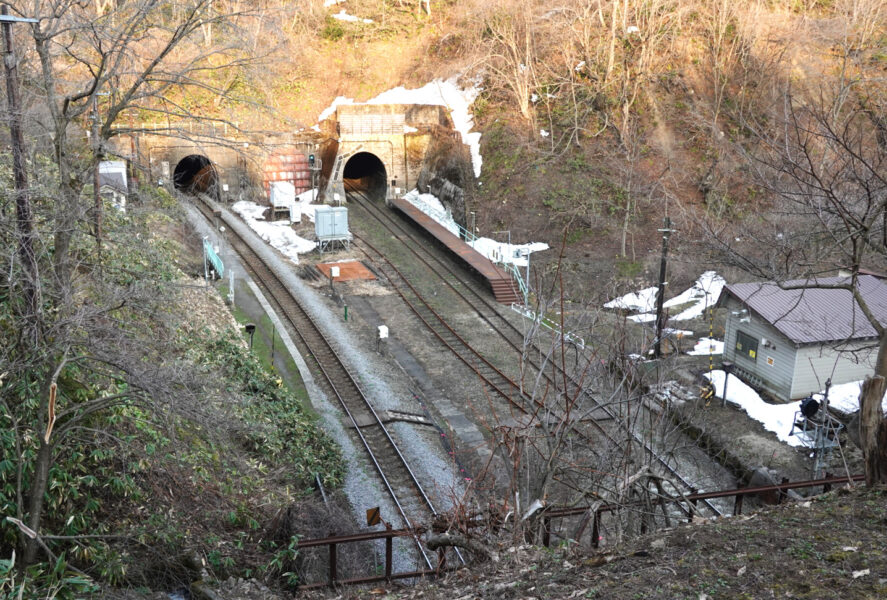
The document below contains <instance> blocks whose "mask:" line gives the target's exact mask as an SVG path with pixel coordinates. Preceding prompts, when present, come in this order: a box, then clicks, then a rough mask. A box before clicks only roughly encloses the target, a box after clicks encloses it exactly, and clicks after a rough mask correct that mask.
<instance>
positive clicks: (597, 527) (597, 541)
mask: <svg viewBox="0 0 887 600" xmlns="http://www.w3.org/2000/svg"><path fill="white" fill-rule="evenodd" d="M600 545H601V511H599V510H596V511H594V519H592V522H591V547H592V548H598V547H600Z"/></svg>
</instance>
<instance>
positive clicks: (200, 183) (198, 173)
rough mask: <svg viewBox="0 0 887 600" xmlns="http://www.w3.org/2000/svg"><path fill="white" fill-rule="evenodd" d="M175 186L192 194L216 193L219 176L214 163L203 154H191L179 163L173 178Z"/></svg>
mask: <svg viewBox="0 0 887 600" xmlns="http://www.w3.org/2000/svg"><path fill="white" fill-rule="evenodd" d="M172 182H173V185H175V186H176V189H177V190H179V191H182V192H188V193H191V194H197V193H211V194H212V193H214V192H215V191H216V190H217V188H218V182H219V176H218V174H217V173H216V168H215V167H214V166H213V164H212V162H211V161H210V160H209V159H208V158H207V157H205V156H203V155H202V154H190V155H188V156H186V157H185V158H183V159H182V160H180V161H179V164H177V165H176V169H175V171H174V172H173V176H172Z"/></svg>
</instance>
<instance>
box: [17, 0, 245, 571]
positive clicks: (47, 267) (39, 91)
mask: <svg viewBox="0 0 887 600" xmlns="http://www.w3.org/2000/svg"><path fill="white" fill-rule="evenodd" d="M3 6H4V7H8V8H9V9H11V12H13V13H14V14H18V15H22V16H27V17H31V16H33V17H36V18H37V19H38V22H37V23H35V24H33V25H32V26H31V34H32V39H33V43H34V46H35V49H36V55H37V73H36V75H35V74H33V73H32V74H31V75H32V76H31V77H30V78H29V79H28V82H27V83H28V91H29V93H30V94H32V96H37V97H38V98H39V99H40V100H39V101H38V102H36V103H34V107H32V108H31V110H30V111H28V112H27V113H25V116H26V117H27V118H28V120H30V122H31V123H32V124H33V123H36V126H33V125H32V130H33V129H35V128H37V127H39V128H42V129H43V131H46V132H48V133H49V136H45V137H43V139H44V140H45V139H46V137H49V138H50V139H51V152H52V157H53V162H54V166H55V169H54V170H53V169H44V171H43V172H42V173H41V181H40V185H41V186H42V189H43V190H44V191H43V194H45V196H46V197H51V198H53V202H48V201H46V198H45V197H44V198H41V201H40V202H39V203H37V202H35V206H38V207H39V210H37V209H35V211H34V212H35V216H34V221H35V222H36V226H35V231H36V232H37V234H35V235H34V236H33V245H32V248H33V253H34V256H35V258H36V261H37V262H39V263H40V266H41V268H40V270H39V273H40V274H41V275H42V277H43V279H42V280H41V281H39V284H40V285H41V287H40V288H38V289H40V290H42V291H43V294H42V296H41V297H40V299H41V309H42V313H41V314H42V318H41V321H40V323H39V327H38V328H36V329H35V331H36V332H37V333H36V334H35V335H32V336H29V339H28V343H27V344H24V345H19V347H18V348H15V347H8V346H6V343H5V342H4V348H3V349H4V350H5V352H4V355H3V357H2V358H0V374H3V377H2V383H0V402H2V404H0V405H2V407H3V413H4V414H5V415H7V416H8V418H9V420H10V423H9V425H10V426H11V429H12V432H13V435H14V437H15V445H16V447H17V448H19V449H21V450H22V451H21V452H20V453H19V457H18V468H17V475H16V491H15V494H16V497H17V499H18V501H17V504H16V513H17V514H16V516H15V518H17V519H18V520H19V522H20V523H22V528H21V533H20V536H19V538H20V546H21V549H22V550H23V559H24V563H25V564H29V563H31V562H33V561H35V560H36V559H37V556H38V554H39V552H40V549H41V548H43V549H44V550H46V551H47V552H50V550H48V548H47V547H46V545H45V543H44V542H43V541H42V540H43V536H44V535H45V534H44V533H43V532H42V531H41V524H42V523H43V520H44V516H45V507H44V500H45V497H46V493H45V492H46V490H47V485H48V483H49V476H50V471H51V469H52V466H53V465H54V464H55V461H56V460H57V458H58V456H59V454H60V453H62V452H65V449H66V447H67V444H68V441H69V439H70V438H71V437H72V436H75V437H76V435H77V434H78V432H82V431H83V429H84V428H87V429H88V428H89V424H90V423H91V420H92V419H93V418H95V417H96V416H97V415H100V414H102V413H105V412H107V411H108V410H109V409H111V408H113V407H114V406H117V405H119V404H133V403H149V404H150V405H151V406H152V407H154V408H156V409H157V410H158V411H160V412H167V413H169V412H175V411H177V410H184V406H183V405H182V404H180V403H179V402H180V401H181V400H183V399H185V398H189V397H191V394H193V392H194V389H193V381H196V379H197V378H194V377H192V376H191V375H190V374H189V373H188V372H187V369H185V368H183V367H182V365H181V364H180V363H179V362H178V361H177V360H176V357H175V355H174V354H172V353H170V351H169V348H168V347H167V346H166V345H165V344H164V342H163V340H165V339H169V338H170V337H171V333H170V332H169V331H166V333H165V334H164V333H163V332H162V331H161V329H163V324H161V323H157V324H152V325H153V326H155V327H158V328H159V329H158V330H157V331H156V333H158V334H160V337H159V338H156V339H152V340H151V341H150V342H149V341H148V340H145V339H142V337H141V336H139V335H137V334H136V332H134V331H133V330H132V329H131V328H129V327H127V326H126V323H127V322H128V321H132V320H135V321H138V320H139V319H140V318H146V317H145V315H148V316H151V315H157V314H158V311H159V308H158V304H157V301H158V300H159V299H160V298H162V297H164V294H163V290H162V289H161V288H160V287H157V288H150V287H144V286H143V287H139V286H134V285H132V284H130V283H128V279H130V277H129V276H125V277H121V276H120V273H119V271H117V270H116V269H115V272H111V273H109V274H108V278H107V280H103V279H98V280H97V279H96V278H94V277H90V276H89V273H90V271H91V270H92V267H93V264H92V263H91V262H90V261H89V255H88V254H87V253H85V252H84V247H85V245H84V237H85V236H86V235H87V234H86V231H87V227H86V225H87V218H88V217H89V216H92V219H91V221H92V234H93V235H94V236H95V239H96V242H97V246H98V247H101V243H102V232H101V203H100V202H97V201H96V200H95V199H93V198H90V199H89V200H87V199H85V198H84V197H83V192H84V188H85V186H86V185H88V184H89V183H90V182H91V180H92V178H93V175H94V172H95V167H96V166H97V163H98V161H99V160H101V159H102V157H103V155H104V154H105V153H106V152H107V140H109V139H110V138H111V137H113V136H115V135H119V134H121V133H124V132H125V133H128V132H130V131H131V130H132V128H120V127H118V126H117V123H118V121H119V120H120V117H121V115H122V114H123V112H124V111H125V110H127V109H130V108H137V109H139V110H140V111H143V112H145V113H148V114H150V113H157V112H160V111H167V112H169V111H172V112H173V116H176V115H178V116H190V109H188V108H187V107H185V106H184V105H178V106H177V105H176V104H175V101H174V98H175V97H177V96H178V97H180V96H181V93H182V90H183V89H185V88H187V87H188V86H191V87H193V88H198V89H209V90H213V91H215V87H214V86H213V84H212V83H211V78H208V77H207V75H208V74H212V73H214V72H216V71H218V70H222V69H225V68H237V67H238V66H241V65H243V64H246V63H247V62H248V61H249V60H251V58H250V57H248V56H247V55H246V54H245V53H243V52H240V51H239V49H240V48H241V47H242V44H241V42H242V41H243V36H240V35H237V34H236V32H235V31H233V27H234V25H233V23H234V20H235V18H242V17H243V16H244V14H246V13H238V14H232V13H222V12H219V11H217V10H215V8H214V6H213V1H212V0H188V1H186V2H173V1H170V0H136V1H134V2H125V3H124V2H104V3H101V4H98V3H97V4H95V5H93V4H92V3H89V2H82V1H80V0H33V1H32V2H24V1H23V2H3ZM97 12H98V14H96V13H97ZM209 25H212V26H213V27H214V29H213V36H214V40H215V41H216V43H215V44H214V45H213V46H211V47H207V46H206V45H205V37H204V36H203V34H202V32H203V31H206V28H207V27H208V26H209ZM170 107H171V108H170ZM90 116H91V117H92V118H93V119H94V120H93V126H92V138H93V140H92V142H93V143H92V144H91V145H92V152H90V151H89V150H88V149H87V148H88V146H87V145H86V144H85V143H84V142H85V140H84V136H83V133H84V130H85V129H86V126H87V122H86V121H87V120H88V119H89V117H90ZM169 133H170V134H174V133H175V132H174V131H172V130H170V131H169ZM38 139H39V138H38ZM26 184H27V182H25V185H26ZM94 191H97V190H95V189H94ZM96 197H97V196H96ZM90 205H92V211H93V212H92V215H90V212H89V209H90ZM4 225H5V223H4ZM6 237H8V236H7V235H6V234H4V238H6ZM5 262H6V264H4V267H3V269H2V271H3V273H4V275H3V277H2V279H0V283H2V287H4V288H8V289H10V290H18V289H22V287H21V286H20V285H19V282H17V281H16V280H15V279H14V278H15V277H16V276H18V273H17V271H16V270H15V268H14V267H13V263H14V261H12V262H11V261H9V260H5ZM7 273H12V274H13V275H12V277H13V278H8V277H7V276H6V274H7ZM25 283H26V284H27V285H25V286H24V290H25V294H26V295H27V294H28V293H29V292H28V289H29V286H30V287H31V288H33V282H30V283H29V280H28V279H27V278H26V281H25ZM29 302H30V300H29ZM33 312H34V309H31V310H30V311H26V314H25V315H24V316H25V317H27V318H33V315H32V314H31V313H33ZM26 321H27V319H25V320H21V319H20V320H19V321H17V322H16V323H15V325H14V326H12V327H7V325H3V328H4V331H6V330H9V332H13V331H20V330H21V328H22V327H23V326H24V325H25V324H26ZM165 325H166V326H169V325H170V324H169V323H167V324H165ZM32 329H33V328H32ZM4 337H5V334H4ZM4 425H6V424H4Z"/></svg>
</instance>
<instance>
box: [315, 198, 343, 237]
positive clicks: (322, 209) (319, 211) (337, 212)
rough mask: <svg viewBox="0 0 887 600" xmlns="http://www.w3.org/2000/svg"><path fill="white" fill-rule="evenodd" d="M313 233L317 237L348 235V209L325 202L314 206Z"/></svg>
mask: <svg viewBox="0 0 887 600" xmlns="http://www.w3.org/2000/svg"><path fill="white" fill-rule="evenodd" d="M314 235H316V236H317V239H323V238H336V237H348V209H347V208H345V207H344V206H327V205H325V204H323V205H320V206H316V207H314Z"/></svg>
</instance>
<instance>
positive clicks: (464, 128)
mask: <svg viewBox="0 0 887 600" xmlns="http://www.w3.org/2000/svg"><path fill="white" fill-rule="evenodd" d="M456 79H457V78H456V77H453V78H451V79H447V80H442V79H435V80H434V81H432V82H430V83H427V84H425V85H424V86H422V87H420V88H414V89H407V88H405V87H396V88H393V89H390V90H388V91H387V92H382V93H381V94H379V95H378V96H376V97H375V98H371V99H370V100H367V101H366V102H364V104H432V105H436V106H446V107H447V108H448V109H449V110H450V117H451V118H452V119H453V125H454V126H455V128H456V131H458V132H459V133H460V134H461V135H462V143H463V144H465V145H466V146H468V148H469V149H470V150H471V164H472V166H473V167H474V176H475V177H480V168H481V164H482V163H483V160H482V158H481V155H480V132H478V131H471V130H472V128H473V127H474V116H473V115H472V113H471V105H472V104H473V103H474V100H475V99H476V98H477V96H478V94H480V91H481V90H480V88H479V87H477V86H471V87H467V88H463V87H461V86H460V85H459V84H458V83H457V81H456ZM344 104H354V99H353V98H346V97H345V96H339V97H338V98H336V99H335V100H333V102H332V104H330V105H329V106H328V107H327V108H326V109H325V110H324V111H323V112H321V113H320V116H318V117H317V121H318V123H319V122H320V121H323V120H324V119H328V118H329V117H330V116H332V114H333V113H334V112H336V107H338V106H342V105H344ZM315 127H316V126H315Z"/></svg>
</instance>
